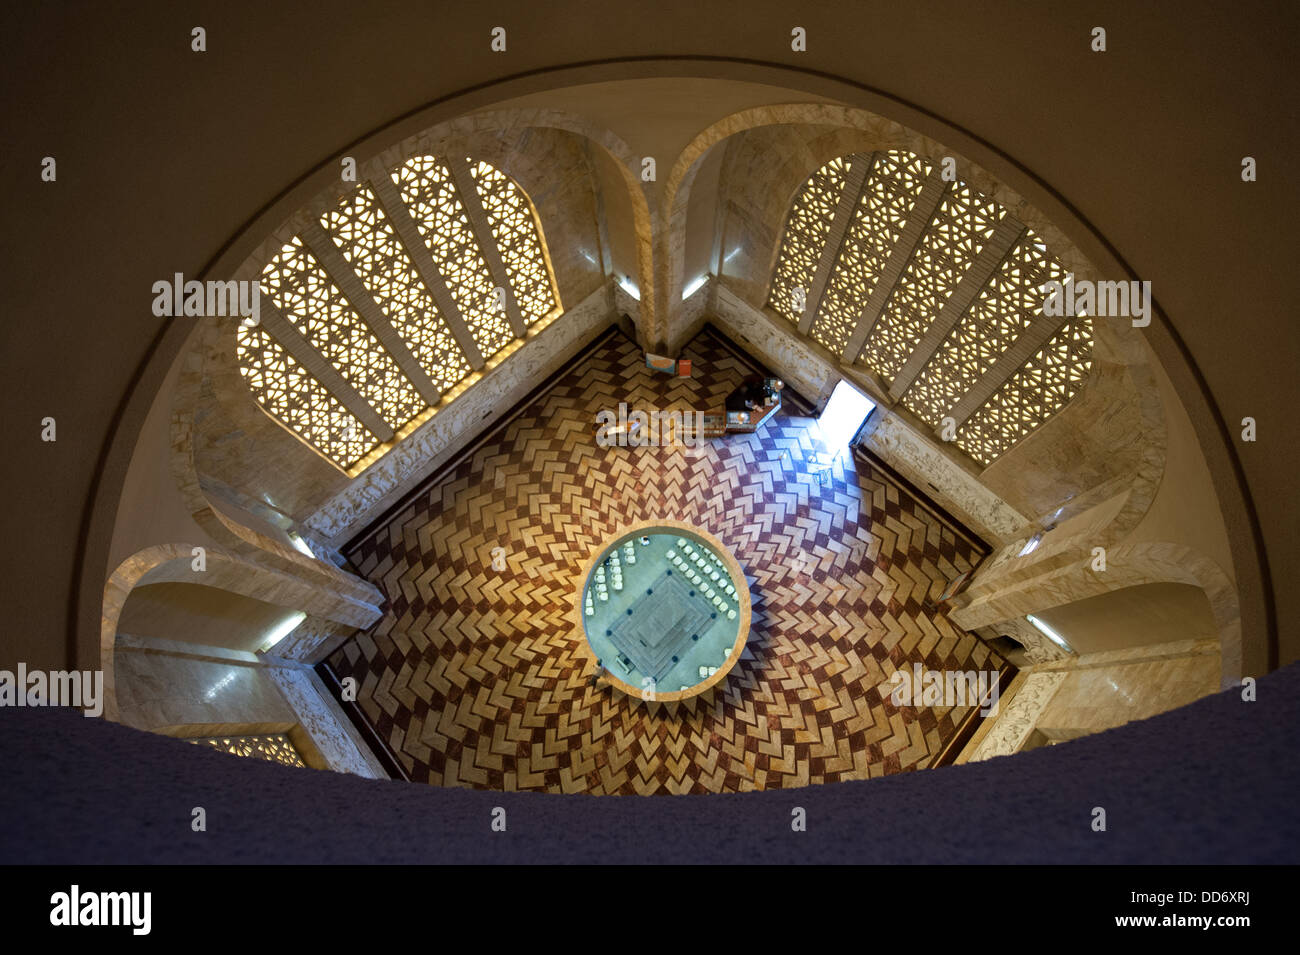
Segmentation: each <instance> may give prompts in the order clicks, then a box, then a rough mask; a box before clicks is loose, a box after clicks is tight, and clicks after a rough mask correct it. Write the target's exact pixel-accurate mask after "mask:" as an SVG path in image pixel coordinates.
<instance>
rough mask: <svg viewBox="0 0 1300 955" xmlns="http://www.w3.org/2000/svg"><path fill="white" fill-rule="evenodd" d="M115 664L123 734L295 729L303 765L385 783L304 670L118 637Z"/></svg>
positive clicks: (231, 653)
mask: <svg viewBox="0 0 1300 955" xmlns="http://www.w3.org/2000/svg"><path fill="white" fill-rule="evenodd" d="M115 658H116V659H115V666H114V669H115V671H116V684H117V701H118V713H119V718H120V721H121V722H122V723H125V724H126V725H128V726H133V727H135V728H136V729H142V730H147V731H149V732H157V733H163V734H164V735H168V736H179V737H193V736H206V735H218V734H225V733H230V734H233V733H236V732H240V733H268V732H291V731H294V730H297V729H300V730H301V731H302V733H303V734H304V735H305V737H306V738H307V739H308V740H309V741H310V744H311V745H310V747H308V752H307V753H304V757H306V758H307V759H308V762H309V765H310V764H313V763H317V764H319V765H318V768H324V769H331V770H334V771H336V772H347V773H354V774H356V775H358V776H365V777H367V778H371V779H387V778H388V774H387V773H386V772H384V770H383V768H382V767H381V766H380V764H379V763H378V761H377V760H376V759H375V758H374V756H373V755H372V754H371V753H370V750H369V749H368V747H367V746H366V745H365V743H364V742H362V740H361V738H360V737H359V736H358V734H357V732H356V730H355V729H354V728H353V726H352V724H351V723H350V721H349V720H348V719H347V716H346V715H345V714H344V713H343V712H342V710H341V709H340V708H339V706H338V704H337V703H335V702H334V701H333V699H332V698H331V697H330V694H329V691H328V690H327V689H326V688H325V686H324V685H323V684H322V683H321V682H320V679H319V678H318V677H317V676H316V674H315V673H314V672H313V671H312V670H311V669H310V668H308V667H306V666H303V665H301V664H296V663H292V662H289V661H285V660H280V659H276V658H271V657H264V656H260V655H258V654H255V653H247V652H244V651H237V650H225V649H222V648H219V647H203V646H198V645H196V644H182V643H176V642H174V641H169V640H163V639H159V638H144V637H136V636H133V635H131V634H125V633H124V634H121V635H119V637H118V641H117V649H116V652H115Z"/></svg>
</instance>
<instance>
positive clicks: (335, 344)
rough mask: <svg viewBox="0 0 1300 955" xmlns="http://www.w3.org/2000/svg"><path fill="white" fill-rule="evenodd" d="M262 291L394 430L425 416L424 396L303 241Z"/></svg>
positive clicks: (267, 275)
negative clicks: (420, 414)
mask: <svg viewBox="0 0 1300 955" xmlns="http://www.w3.org/2000/svg"><path fill="white" fill-rule="evenodd" d="M262 289H263V290H264V291H265V292H266V293H267V294H268V295H269V296H270V297H271V300H272V301H274V302H275V304H276V307H277V308H279V309H280V311H281V312H282V313H283V314H284V317H285V318H287V319H289V321H290V322H292V323H293V326H294V327H295V328H296V329H298V331H299V332H301V333H302V336H303V337H304V338H306V339H307V341H308V342H309V343H310V344H311V345H312V347H313V348H315V349H316V351H318V352H319V353H320V354H321V356H322V357H324V358H325V359H326V360H327V361H328V362H329V363H330V364H331V365H333V366H334V367H335V368H336V369H338V371H339V373H340V374H342V375H343V377H344V378H345V379H347V381H348V383H349V384H350V385H352V386H353V387H354V388H356V389H357V391H359V392H360V393H361V395H362V397H364V398H365V399H366V400H367V401H369V402H370V404H371V406H372V407H373V408H374V409H375V410H376V411H377V412H379V416H380V417H381V418H383V419H384V420H385V421H387V422H388V423H389V424H390V425H391V426H392V427H394V428H400V427H401V426H402V425H404V424H406V422H408V421H410V420H411V419H412V418H414V417H415V416H416V415H417V414H419V413H420V411H421V410H422V409H423V407H424V402H423V401H422V400H421V398H420V395H419V393H418V392H417V391H416V390H415V388H414V387H413V386H412V385H411V382H410V381H409V380H407V377H406V376H405V375H403V374H402V370H401V369H400V368H398V367H397V362H395V361H394V360H393V358H392V356H391V355H389V354H388V352H386V351H385V350H384V346H383V345H381V344H379V339H378V338H376V337H375V335H374V332H372V331H371V330H370V329H369V328H367V327H366V323H365V321H363V320H362V318H361V316H360V315H358V314H357V313H356V310H355V309H353V307H352V305H351V304H350V303H349V302H348V300H347V298H345V297H344V295H343V293H342V292H341V291H339V288H338V286H337V285H335V284H334V282H333V281H331V280H330V277H329V275H328V274H327V273H326V271H325V270H324V269H323V268H321V266H320V265H319V264H318V263H317V261H316V259H315V258H314V257H313V256H312V254H311V253H310V252H308V251H307V249H306V248H305V247H304V246H303V244H302V240H301V239H299V238H297V237H296V236H295V237H294V238H293V239H292V240H291V241H290V242H289V244H288V245H286V246H285V247H284V248H283V249H281V250H280V252H279V254H278V255H276V256H275V257H274V258H273V259H271V261H270V262H268V263H267V266H266V268H265V269H264V270H263V271H262Z"/></svg>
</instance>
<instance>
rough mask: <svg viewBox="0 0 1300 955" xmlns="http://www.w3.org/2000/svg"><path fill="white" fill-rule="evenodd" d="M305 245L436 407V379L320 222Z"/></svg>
mask: <svg viewBox="0 0 1300 955" xmlns="http://www.w3.org/2000/svg"><path fill="white" fill-rule="evenodd" d="M302 241H303V243H304V244H305V245H306V246H307V251H309V252H310V253H311V254H312V256H313V257H314V258H315V259H316V261H317V262H319V263H320V264H321V268H323V269H324V270H325V271H326V273H328V275H329V277H330V278H331V279H333V281H334V284H335V285H337V286H338V287H339V290H340V291H341V292H342V293H343V295H344V296H345V297H346V298H347V300H348V303H349V304H351V306H352V307H353V308H354V309H356V312H357V314H358V315H360V316H361V320H362V321H363V322H365V323H366V327H367V328H369V329H370V331H371V333H372V334H374V336H375V338H377V339H379V344H381V345H382V346H383V347H384V350H385V351H387V352H388V354H389V355H391V356H392V357H393V360H394V361H395V362H397V367H398V368H400V369H401V370H402V374H404V375H405V376H406V378H407V380H408V381H410V382H411V384H412V385H414V386H415V390H416V391H417V392H418V393H419V395H420V397H421V398H423V399H424V402H425V404H427V405H431V406H432V405H436V404H437V403H438V400H439V399H440V398H441V397H442V396H441V394H440V392H439V391H438V386H437V385H435V384H434V383H433V379H432V378H430V377H429V374H428V372H426V371H425V370H424V368H423V366H421V365H420V363H419V361H417V360H416V358H415V356H414V355H412V354H411V350H410V349H409V348H407V347H406V342H404V341H402V336H401V335H399V334H397V329H395V328H394V327H393V323H392V322H390V321H389V320H388V316H387V315H385V314H384V310H383V309H382V308H380V307H379V304H378V303H377V302H376V301H375V300H374V298H373V297H372V296H371V294H370V293H369V292H368V291H366V287H365V286H364V285H362V284H361V279H359V278H357V273H356V272H355V271H354V270H353V268H352V266H351V265H349V264H348V260H347V259H345V258H344V257H343V255H342V253H340V252H339V250H338V246H336V245H335V244H334V240H333V239H331V238H330V237H329V235H328V234H327V233H326V232H325V230H324V229H322V228H321V226H320V223H319V222H310V223H308V224H307V227H306V228H305V229H303V232H302Z"/></svg>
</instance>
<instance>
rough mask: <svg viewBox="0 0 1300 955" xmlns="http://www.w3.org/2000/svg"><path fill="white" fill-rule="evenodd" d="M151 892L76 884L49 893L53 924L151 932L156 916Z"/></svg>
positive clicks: (139, 932)
mask: <svg viewBox="0 0 1300 955" xmlns="http://www.w3.org/2000/svg"><path fill="white" fill-rule="evenodd" d="M152 911H153V893H152V892H85V891H82V888H81V886H79V885H74V886H72V887H70V888H69V889H68V891H67V892H55V893H54V894H53V895H51V896H50V924H51V925H54V926H60V927H62V926H67V927H73V926H82V925H100V926H105V925H106V926H114V925H116V926H125V927H128V928H130V929H131V934H132V935H148V934H149V931H150V929H151V928H152V924H153V918H152Z"/></svg>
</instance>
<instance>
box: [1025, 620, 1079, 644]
mask: <svg viewBox="0 0 1300 955" xmlns="http://www.w3.org/2000/svg"><path fill="white" fill-rule="evenodd" d="M1025 619H1026V620H1028V621H1029V622H1030V623H1032V624H1033V625H1034V626H1035V627H1037V628H1038V632H1039V633H1041V634H1042V635H1043V636H1045V637H1046V638H1047V639H1048V640H1051V641H1052V642H1053V643H1054V644H1056V645H1057V646H1058V647H1060V648H1061V649H1062V650H1064V651H1065V652H1066V653H1073V652H1074V647H1072V646H1070V644H1069V643H1068V642H1066V639H1065V637H1063V636H1061V635H1060V634H1059V633H1057V632H1056V631H1055V630H1053V629H1052V628H1051V627H1049V626H1048V625H1047V624H1045V623H1044V622H1043V621H1041V620H1039V619H1038V618H1037V617H1035V616H1034V615H1033V614H1032V613H1031V614H1029V615H1028V616H1027V617H1025Z"/></svg>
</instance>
